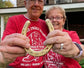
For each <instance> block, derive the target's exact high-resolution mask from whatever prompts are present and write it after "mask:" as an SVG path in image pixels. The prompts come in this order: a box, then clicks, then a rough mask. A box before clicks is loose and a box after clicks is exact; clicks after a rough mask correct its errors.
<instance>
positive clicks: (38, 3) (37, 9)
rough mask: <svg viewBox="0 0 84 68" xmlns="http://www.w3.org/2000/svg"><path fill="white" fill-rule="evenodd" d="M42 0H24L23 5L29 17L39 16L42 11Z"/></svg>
mask: <svg viewBox="0 0 84 68" xmlns="http://www.w3.org/2000/svg"><path fill="white" fill-rule="evenodd" d="M43 6H44V0H26V1H25V7H26V9H27V12H28V14H29V17H37V18H38V17H40V15H41V14H42V12H43Z"/></svg>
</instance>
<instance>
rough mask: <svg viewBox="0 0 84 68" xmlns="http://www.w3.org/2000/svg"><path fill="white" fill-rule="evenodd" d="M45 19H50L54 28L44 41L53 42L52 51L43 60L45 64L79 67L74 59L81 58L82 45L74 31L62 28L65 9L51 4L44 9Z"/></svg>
mask: <svg viewBox="0 0 84 68" xmlns="http://www.w3.org/2000/svg"><path fill="white" fill-rule="evenodd" d="M46 19H50V21H51V22H52V24H53V26H54V29H55V30H54V31H52V32H50V33H49V34H48V36H47V39H46V41H45V42H44V44H45V45H47V44H53V48H52V49H53V51H52V52H50V53H49V54H47V55H46V56H47V57H49V58H45V61H48V63H46V62H45V64H46V66H47V64H49V65H50V67H51V68H53V67H54V68H81V66H80V65H79V63H78V62H77V61H76V60H75V59H77V60H79V59H80V58H81V59H82V58H83V49H84V47H83V45H81V42H80V39H79V37H78V35H77V33H76V32H75V31H68V30H66V29H64V24H65V20H66V15H65V10H64V9H63V8H61V7H60V6H53V7H51V8H50V9H49V10H47V11H46ZM51 54H52V56H51ZM50 67H48V68H50Z"/></svg>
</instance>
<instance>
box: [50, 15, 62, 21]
mask: <svg viewBox="0 0 84 68" xmlns="http://www.w3.org/2000/svg"><path fill="white" fill-rule="evenodd" d="M49 19H50V20H54V19H55V20H61V19H63V17H60V16H57V17H50V18H49Z"/></svg>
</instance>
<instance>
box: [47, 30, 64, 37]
mask: <svg viewBox="0 0 84 68" xmlns="http://www.w3.org/2000/svg"><path fill="white" fill-rule="evenodd" d="M64 35H65V32H62V31H60V30H54V31H52V32H50V33H49V34H48V35H47V38H51V37H54V36H64Z"/></svg>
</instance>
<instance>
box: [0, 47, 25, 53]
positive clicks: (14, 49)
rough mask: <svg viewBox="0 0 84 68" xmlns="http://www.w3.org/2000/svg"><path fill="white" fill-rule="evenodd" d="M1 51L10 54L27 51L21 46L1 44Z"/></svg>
mask: <svg viewBox="0 0 84 68" xmlns="http://www.w3.org/2000/svg"><path fill="white" fill-rule="evenodd" d="M0 51H1V52H6V53H10V54H24V53H26V52H25V50H24V48H21V47H17V46H16V47H10V46H0Z"/></svg>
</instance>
